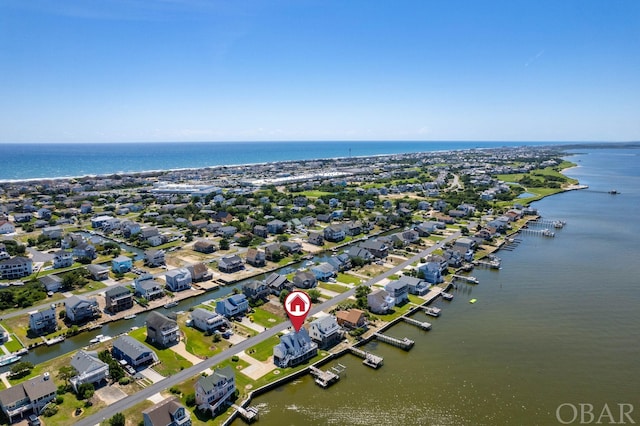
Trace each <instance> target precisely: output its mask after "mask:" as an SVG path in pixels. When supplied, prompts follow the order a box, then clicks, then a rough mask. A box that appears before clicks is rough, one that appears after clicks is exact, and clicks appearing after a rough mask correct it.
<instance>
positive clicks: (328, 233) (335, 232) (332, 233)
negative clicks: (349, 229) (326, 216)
mask: <svg viewBox="0 0 640 426" xmlns="http://www.w3.org/2000/svg"><path fill="white" fill-rule="evenodd" d="M323 237H324V239H325V240H327V241H331V242H338V241H342V240H344V239H345V237H346V233H345V232H344V228H343V227H342V226H341V225H329V226H327V227H326V228H324V230H323Z"/></svg>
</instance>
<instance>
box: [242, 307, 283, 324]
mask: <svg viewBox="0 0 640 426" xmlns="http://www.w3.org/2000/svg"><path fill="white" fill-rule="evenodd" d="M249 318H251V319H253V322H255V323H256V324H260V325H261V326H263V327H267V328H270V327H273V326H274V325H276V324H280V323H281V322H283V321H284V318H282V317H279V316H277V315H274V314H272V313H271V312H267V311H265V310H264V309H260V308H259V307H258V308H254V309H253V313H252V314H249Z"/></svg>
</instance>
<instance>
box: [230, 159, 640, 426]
mask: <svg viewBox="0 0 640 426" xmlns="http://www.w3.org/2000/svg"><path fill="white" fill-rule="evenodd" d="M569 159H570V160H571V161H574V162H577V163H578V167H576V168H573V169H571V170H569V171H568V172H567V174H568V175H570V176H571V177H574V178H576V179H578V180H580V182H581V183H583V184H586V185H589V189H586V190H579V191H570V192H566V193H562V194H559V195H554V196H551V197H547V198H545V199H543V200H541V201H539V202H538V203H536V206H537V207H538V209H539V211H540V213H541V214H542V215H543V216H544V217H545V218H548V219H563V220H565V221H567V225H566V226H565V227H564V228H563V229H561V230H555V229H554V231H556V237H555V238H543V237H536V236H522V237H521V242H520V244H519V245H518V246H517V247H516V248H515V249H514V250H511V251H507V250H503V251H500V252H499V253H498V256H499V257H501V258H502V269H501V270H500V271H492V270H482V269H476V270H475V271H474V272H473V275H474V276H476V277H477V278H478V279H479V280H480V284H479V285H477V286H474V285H461V286H459V287H458V289H457V290H453V292H454V294H455V298H454V300H453V301H452V302H445V301H438V302H437V306H440V307H441V308H442V315H441V317H440V318H437V319H434V318H431V317H426V316H425V315H423V314H421V313H418V314H416V316H415V318H416V319H419V320H426V321H429V322H431V323H432V324H433V328H432V330H431V331H428V332H424V331H420V330H418V329H417V328H416V327H414V326H411V325H409V324H406V323H401V324H398V325H397V326H395V327H393V328H392V329H390V330H388V332H387V334H389V335H391V336H395V337H400V338H401V337H405V336H406V337H408V338H410V339H413V340H415V342H416V344H415V346H414V347H413V349H412V350H411V351H409V352H404V351H402V350H400V349H397V348H394V347H391V346H389V345H386V344H384V343H377V342H373V343H370V344H369V345H368V346H367V349H368V350H370V351H372V352H374V353H376V354H379V355H382V356H383V357H384V359H385V362H384V366H382V367H381V368H380V369H379V370H371V369H369V368H368V367H365V366H363V365H362V364H361V360H360V359H358V358H356V357H354V356H352V355H347V356H344V357H341V358H340V359H338V360H337V361H335V363H340V364H343V365H345V366H346V367H347V370H346V375H345V376H343V378H341V380H340V381H339V382H338V383H336V384H335V385H333V386H332V387H330V388H328V389H321V388H320V387H318V386H317V385H315V383H314V382H313V380H312V378H311V377H309V376H305V377H303V378H301V379H299V380H296V381H295V382H293V383H290V384H287V385H283V386H281V387H279V388H277V389H275V390H274V391H271V392H268V393H266V394H264V395H262V396H259V397H257V398H256V399H255V400H254V401H252V405H256V406H258V407H259V408H260V424H261V425H373V424H375V425H456V426H457V425H474V426H475V425H557V424H561V423H560V420H562V421H565V422H567V421H568V420H572V419H571V417H572V412H571V411H569V410H570V408H568V407H569V406H568V405H565V406H564V407H565V409H564V411H563V410H562V409H561V411H560V415H561V417H560V419H559V418H558V417H557V415H556V413H557V410H558V407H560V406H561V404H573V406H575V407H579V405H578V404H581V403H582V404H591V405H593V407H594V413H595V414H596V417H597V416H598V415H599V413H600V412H601V411H602V410H603V408H604V406H605V404H607V406H608V407H610V409H611V410H612V412H614V411H615V413H616V417H615V418H614V420H615V421H616V422H617V421H619V420H620V419H619V418H618V417H617V416H618V414H617V413H618V405H617V404H631V405H632V407H633V408H634V412H633V414H632V418H633V420H634V421H635V422H636V423H639V422H640V386H638V383H637V378H638V377H640V358H639V357H638V354H640V339H638V330H640V315H638V306H639V304H640V287H639V282H640V281H638V276H640V262H639V260H640V246H639V245H638V243H637V240H638V235H640V222H639V221H638V220H637V218H636V213H635V212H636V211H637V210H638V208H639V207H640V150H622V149H621V150H618V149H615V150H588V151H585V150H583V151H581V154H579V155H575V156H572V157H570V158H569ZM611 189H617V190H618V191H620V192H621V194H620V195H610V194H608V193H607V192H608V191H609V190H611ZM471 298H476V299H477V300H478V301H477V303H475V304H470V303H469V300H470V299H471ZM335 363H334V364H329V365H327V366H325V367H323V368H329V367H331V366H334V365H335ZM586 419H587V420H588V416H587V417H586ZM607 420H608V419H606V418H605V419H604V420H603V421H602V423H603V424H607ZM233 424H234V425H239V424H242V422H241V421H240V420H237V421H235V422H234V423H233ZM571 424H580V417H577V419H575V421H574V422H571ZM592 424H595V419H594V421H593V423H592Z"/></svg>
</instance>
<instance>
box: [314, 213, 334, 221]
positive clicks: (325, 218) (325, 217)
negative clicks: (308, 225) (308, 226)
mask: <svg viewBox="0 0 640 426" xmlns="http://www.w3.org/2000/svg"><path fill="white" fill-rule="evenodd" d="M316 219H317V220H318V222H324V223H329V222H331V215H330V214H328V213H320V214H319V215H317V216H316Z"/></svg>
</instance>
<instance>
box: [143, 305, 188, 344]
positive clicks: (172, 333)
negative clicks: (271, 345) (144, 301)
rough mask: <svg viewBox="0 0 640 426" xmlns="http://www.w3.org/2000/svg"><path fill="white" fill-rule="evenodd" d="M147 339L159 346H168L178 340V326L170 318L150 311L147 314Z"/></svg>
mask: <svg viewBox="0 0 640 426" xmlns="http://www.w3.org/2000/svg"><path fill="white" fill-rule="evenodd" d="M146 325H147V340H148V341H149V342H151V343H154V344H156V345H158V346H160V347H165V348H166V347H168V346H171V345H173V344H175V343H178V341H179V340H180V327H178V323H177V322H176V321H174V320H172V319H171V318H168V317H166V316H164V315H162V314H161V313H160V312H156V311H152V312H150V313H149V314H148V315H147V320H146Z"/></svg>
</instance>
